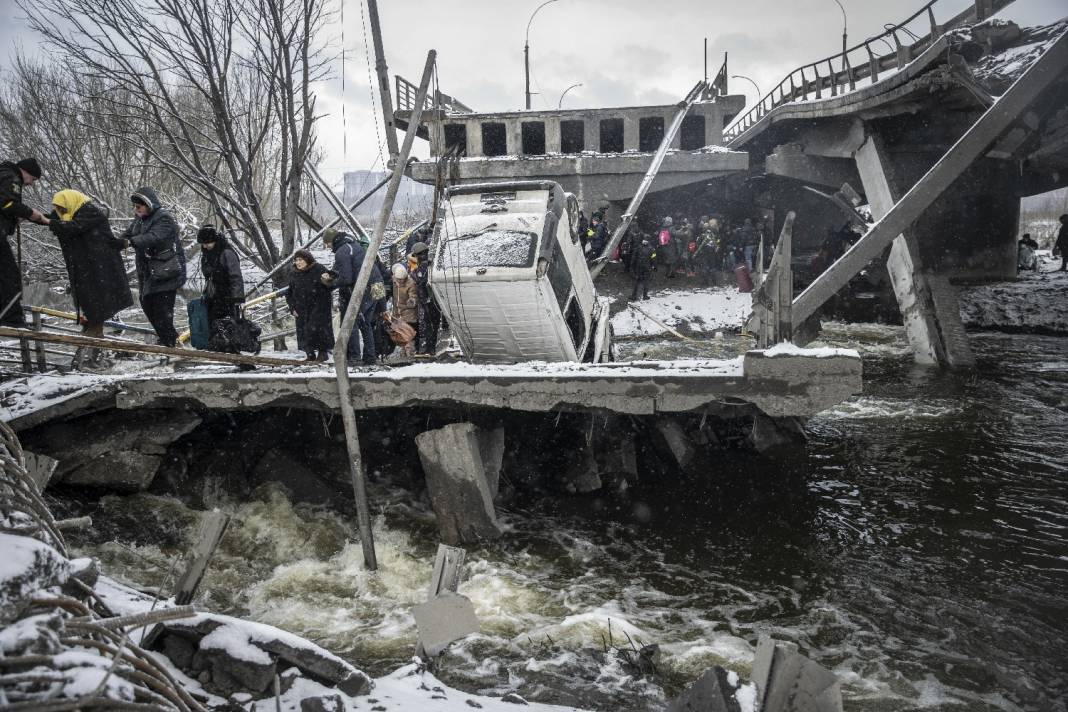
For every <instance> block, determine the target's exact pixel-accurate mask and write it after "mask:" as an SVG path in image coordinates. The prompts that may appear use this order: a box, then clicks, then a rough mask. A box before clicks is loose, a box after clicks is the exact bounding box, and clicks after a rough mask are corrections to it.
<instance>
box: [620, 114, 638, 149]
mask: <svg viewBox="0 0 1068 712" xmlns="http://www.w3.org/2000/svg"><path fill="white" fill-rule="evenodd" d="M623 150H624V151H637V150H638V118H637V117H636V116H632V115H630V114H624V115H623Z"/></svg>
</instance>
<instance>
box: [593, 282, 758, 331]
mask: <svg viewBox="0 0 1068 712" xmlns="http://www.w3.org/2000/svg"><path fill="white" fill-rule="evenodd" d="M751 296H752V295H750V294H742V293H739V292H738V289H737V288H735V287H697V288H694V289H686V290H674V289H672V290H667V291H663V292H658V293H657V294H656V295H654V296H651V297H650V298H649V299H646V300H642V301H639V302H633V303H630V304H628V305H627V306H626V307H625V308H624V309H623V310H622V311H620V312H619V313H618V314H616V315H615V316H613V317H612V328H613V329H614V331H615V335H616V337H617V338H627V337H636V336H637V337H641V336H659V335H662V334H665V333H667V331H666V330H665V329H664V328H663V327H662V326H660V325H659V324H657V323H656V321H654V319H656V320H659V321H662V322H663V323H665V324H667V325H668V326H670V327H671V328H673V329H677V330H678V331H680V332H682V333H684V334H712V333H714V332H716V331H724V330H725V331H739V330H741V328H742V326H743V325H744V324H745V320H746V318H748V316H749V312H750V311H751V310H752V299H751ZM642 312H645V313H644V314H643V313H642ZM649 317H653V318H652V319H650V318H649Z"/></svg>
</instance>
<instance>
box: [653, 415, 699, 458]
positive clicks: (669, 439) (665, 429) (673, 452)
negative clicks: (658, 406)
mask: <svg viewBox="0 0 1068 712" xmlns="http://www.w3.org/2000/svg"><path fill="white" fill-rule="evenodd" d="M655 427H656V431H657V433H659V434H660V437H661V439H662V442H663V444H664V446H665V448H666V451H667V453H668V455H670V457H671V459H672V461H673V462H674V464H675V465H676V466H678V468H679V469H680V470H687V469H689V468H690V466H691V465H693V463H694V460H695V459H696V458H697V447H696V446H695V445H694V444H693V441H692V440H690V436H689V435H687V434H686V431H685V430H684V429H683V427H682V425H680V424H679V422H678V421H677V420H675V419H674V418H667V417H664V418H657V420H656V423H655Z"/></svg>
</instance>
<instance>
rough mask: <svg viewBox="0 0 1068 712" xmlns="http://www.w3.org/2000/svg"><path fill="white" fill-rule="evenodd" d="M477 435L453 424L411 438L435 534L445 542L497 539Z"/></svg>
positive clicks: (472, 428) (471, 429)
mask: <svg viewBox="0 0 1068 712" xmlns="http://www.w3.org/2000/svg"><path fill="white" fill-rule="evenodd" d="M479 431H480V429H479V428H477V427H476V426H474V425H472V424H471V423H453V424H451V425H446V426H445V427H443V428H439V429H438V430H430V431H427V432H425V433H420V434H419V435H417V436H416V437H415V444H416V447H417V448H418V449H419V460H420V461H421V462H422V464H423V472H424V474H425V475H426V484H427V489H428V490H429V492H430V502H431V504H432V505H433V507H434V513H435V514H436V515H437V519H438V530H439V531H440V532H441V538H442V539H443V540H444V541H445V543H446V544H451V545H455V544H460V543H463V542H477V541H480V540H484V539H497V538H499V537H500V536H501V530H500V527H499V526H498V524H497V513H496V510H495V509H494V507H493V490H492V488H491V487H490V484H489V481H488V479H487V476H486V466H485V464H484V462H483V459H482V440H481V438H480V435H479ZM497 472H498V473H499V472H500V467H499V465H498V467H497Z"/></svg>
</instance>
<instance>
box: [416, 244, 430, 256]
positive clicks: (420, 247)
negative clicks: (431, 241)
mask: <svg viewBox="0 0 1068 712" xmlns="http://www.w3.org/2000/svg"><path fill="white" fill-rule="evenodd" d="M424 252H430V248H429V247H428V246H427V244H426V243H425V242H417V243H415V244H414V245H412V254H413V255H419V254H422V253H424Z"/></svg>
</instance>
